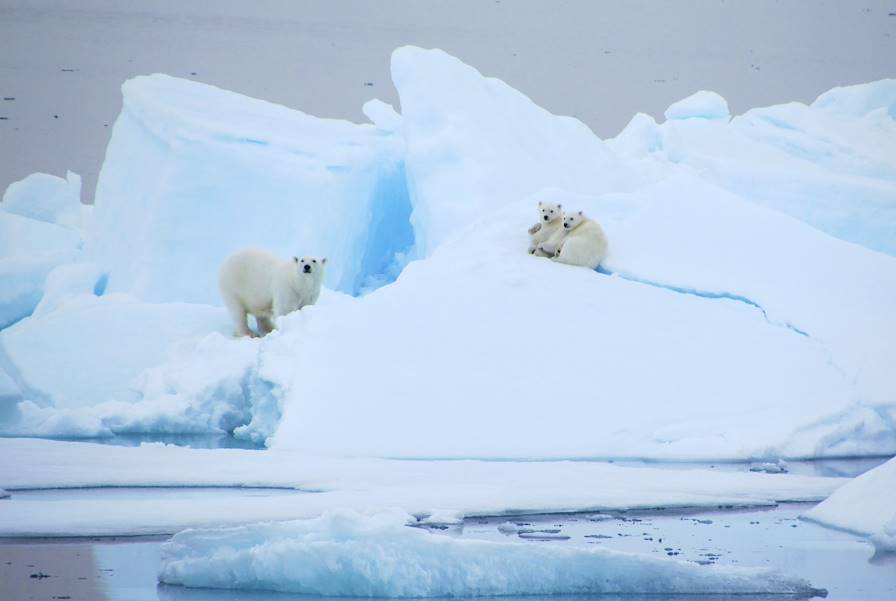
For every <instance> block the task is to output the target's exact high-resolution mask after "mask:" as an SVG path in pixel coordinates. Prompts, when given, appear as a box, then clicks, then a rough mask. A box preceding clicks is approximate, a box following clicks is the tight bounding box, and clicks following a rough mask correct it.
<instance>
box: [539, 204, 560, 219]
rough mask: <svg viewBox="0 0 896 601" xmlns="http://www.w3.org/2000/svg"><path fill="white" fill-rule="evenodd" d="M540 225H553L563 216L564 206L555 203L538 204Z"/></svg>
mask: <svg viewBox="0 0 896 601" xmlns="http://www.w3.org/2000/svg"><path fill="white" fill-rule="evenodd" d="M538 215H539V217H540V218H539V223H552V222H553V221H554V220H556V219H560V217H561V216H562V215H563V205H562V204H559V203H553V202H541V201H539V202H538Z"/></svg>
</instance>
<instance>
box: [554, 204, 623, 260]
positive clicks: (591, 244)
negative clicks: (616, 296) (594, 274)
mask: <svg viewBox="0 0 896 601" xmlns="http://www.w3.org/2000/svg"><path fill="white" fill-rule="evenodd" d="M608 246H609V245H608V242H607V235H606V234H605V233H604V230H603V228H602V227H601V226H600V224H599V223H597V222H596V221H593V220H591V219H589V218H588V217H586V216H585V215H584V214H582V211H578V212H570V213H566V212H564V213H563V227H562V228H561V229H559V230H558V231H557V233H555V234H554V235H553V236H552V237H551V239H550V240H548V241H547V242H543V243H541V244H540V245H539V246H538V249H539V250H540V251H541V252H543V253H544V254H545V256H548V257H551V259H553V260H554V261H557V262H558V263H567V264H569V265H580V266H582V267H587V268H589V269H596V268H597V266H598V265H600V263H601V261H603V260H604V259H605V258H606V257H607V248H608Z"/></svg>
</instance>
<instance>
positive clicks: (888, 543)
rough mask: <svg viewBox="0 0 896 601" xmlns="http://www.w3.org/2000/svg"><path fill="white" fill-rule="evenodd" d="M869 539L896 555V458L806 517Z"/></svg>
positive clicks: (861, 477) (838, 493)
mask: <svg viewBox="0 0 896 601" xmlns="http://www.w3.org/2000/svg"><path fill="white" fill-rule="evenodd" d="M803 517H804V518H805V519H808V520H811V521H813V522H818V523H819V524H822V525H824V526H830V527H832V528H839V529H841V530H848V531H850V532H855V533H857V534H861V535H862V536H866V537H868V538H869V539H870V541H871V543H872V544H873V545H874V547H875V548H876V549H877V550H878V551H881V552H896V458H894V459H890V460H889V461H888V462H886V463H884V464H883V465H880V466H878V467H876V468H874V469H873V470H870V471H868V472H865V473H864V474H862V475H861V476H858V477H857V478H855V479H854V480H852V481H851V482H849V483H848V484H846V485H845V486H843V487H842V488H840V489H838V490H837V491H836V492H835V493H834V494H832V495H831V496H830V497H828V498H827V499H825V500H824V501H822V502H821V503H819V504H818V505H816V506H815V507H813V508H812V509H810V510H809V511H807V512H806V514H805V515H804V516H803Z"/></svg>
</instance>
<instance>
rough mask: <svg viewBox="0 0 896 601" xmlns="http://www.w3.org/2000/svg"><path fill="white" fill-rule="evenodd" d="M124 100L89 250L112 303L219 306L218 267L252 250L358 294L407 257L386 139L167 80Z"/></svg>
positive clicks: (406, 226)
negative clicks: (129, 298)
mask: <svg viewBox="0 0 896 601" xmlns="http://www.w3.org/2000/svg"><path fill="white" fill-rule="evenodd" d="M122 92H123V95H124V107H123V109H122V112H121V115H120V116H119V118H118V120H117V121H116V123H115V127H114V130H113V133H112V139H111V141H110V143H109V148H108V150H107V152H106V160H105V162H104V163H103V168H102V171H101V173H100V177H99V182H98V185H97V193H96V227H95V229H94V231H93V235H92V237H91V241H90V244H89V250H90V252H91V258H92V259H93V260H94V261H96V262H98V263H100V264H102V265H105V266H107V267H108V270H109V291H110V292H127V293H130V294H133V295H135V296H137V297H138V298H141V299H143V300H146V301H152V302H161V301H183V302H200V303H208V304H220V300H219V298H218V292H217V273H218V270H219V268H220V265H221V263H222V261H223V260H224V258H226V257H227V256H228V255H229V254H231V253H233V252H234V251H236V250H238V249H241V248H245V247H260V248H266V249H268V250H270V251H271V252H274V253H275V254H278V255H281V256H284V257H290V256H294V255H323V256H328V257H329V259H330V261H329V263H328V272H327V279H326V282H325V284H326V285H327V286H328V287H331V288H335V289H337V290H341V291H344V292H348V293H357V292H359V291H361V289H362V288H364V287H365V286H367V285H368V284H369V282H370V281H377V277H379V276H383V275H384V274H386V273H387V272H388V270H389V268H390V265H391V262H392V260H393V259H394V255H395V254H396V253H397V252H407V251H410V250H411V248H410V247H412V246H413V232H412V230H411V226H410V223H409V221H408V215H409V213H410V207H409V201H408V198H407V187H406V184H405V181H404V169H403V164H402V156H401V148H402V146H401V140H400V139H398V138H397V137H396V136H394V135H391V134H388V133H385V132H383V131H382V130H378V129H377V128H376V127H374V126H373V125H356V124H353V123H349V122H347V121H337V120H332V119H319V118H316V117H312V116H309V115H306V114H304V113H301V112H299V111H295V110H290V109H287V108H285V107H283V106H278V105H274V104H271V103H268V102H264V101H261V100H255V99H251V98H248V97H245V96H241V95H239V94H236V93H233V92H228V91H225V90H220V89H217V88H214V87H212V86H209V85H204V84H200V83H195V82H190V81H185V80H180V79H176V78H173V77H168V76H166V75H152V76H146V77H137V78H135V79H133V80H130V81H128V82H126V83H125V84H124V85H123V86H122ZM402 218H403V222H402ZM377 220H380V221H384V220H385V221H387V222H388V224H389V229H386V230H384V229H383V228H379V229H378V228H377V227H375V222H376V221H377ZM396 222H397V224H396ZM402 227H403V229H402ZM396 230H397V235H396ZM393 245H400V246H401V248H397V247H394V246H393ZM371 253H373V255H375V256H373V257H370V256H369V255H370V254H371ZM369 270H373V272H371V271H369ZM385 277H386V279H388V276H385ZM392 277H394V275H393V276H392Z"/></svg>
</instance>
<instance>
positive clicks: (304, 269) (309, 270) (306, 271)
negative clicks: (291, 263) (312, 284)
mask: <svg viewBox="0 0 896 601" xmlns="http://www.w3.org/2000/svg"><path fill="white" fill-rule="evenodd" d="M302 271H304V272H305V273H311V265H308V264H306V265H305V267H303V268H302Z"/></svg>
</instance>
